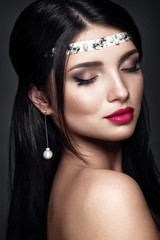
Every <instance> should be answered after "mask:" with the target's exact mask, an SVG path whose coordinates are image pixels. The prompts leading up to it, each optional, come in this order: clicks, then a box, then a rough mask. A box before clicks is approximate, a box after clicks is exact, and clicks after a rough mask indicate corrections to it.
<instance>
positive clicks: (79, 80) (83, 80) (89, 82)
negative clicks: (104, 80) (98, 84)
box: [74, 76, 98, 86]
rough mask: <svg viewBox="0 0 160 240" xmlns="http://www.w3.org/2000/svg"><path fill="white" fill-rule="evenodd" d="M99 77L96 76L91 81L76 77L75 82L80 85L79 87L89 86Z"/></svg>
mask: <svg viewBox="0 0 160 240" xmlns="http://www.w3.org/2000/svg"><path fill="white" fill-rule="evenodd" d="M97 77H98V76H94V77H92V78H90V79H81V78H77V77H74V80H75V81H76V82H77V83H78V86H80V85H89V84H91V83H94V82H95V80H96V78H97Z"/></svg>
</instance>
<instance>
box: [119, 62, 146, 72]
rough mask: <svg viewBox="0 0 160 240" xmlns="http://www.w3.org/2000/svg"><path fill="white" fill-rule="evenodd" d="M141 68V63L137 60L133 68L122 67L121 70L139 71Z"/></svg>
mask: <svg viewBox="0 0 160 240" xmlns="http://www.w3.org/2000/svg"><path fill="white" fill-rule="evenodd" d="M140 69H141V67H140V65H139V63H138V62H136V63H135V65H134V66H133V67H131V68H122V69H121V71H122V72H135V71H138V70H140Z"/></svg>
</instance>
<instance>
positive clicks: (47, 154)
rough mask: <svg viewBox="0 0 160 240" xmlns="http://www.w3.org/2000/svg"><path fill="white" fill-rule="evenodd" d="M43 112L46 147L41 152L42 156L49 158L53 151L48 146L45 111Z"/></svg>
mask: <svg viewBox="0 0 160 240" xmlns="http://www.w3.org/2000/svg"><path fill="white" fill-rule="evenodd" d="M43 113H44V122H45V132H46V141H47V147H46V150H45V151H44V152H43V157H44V158H45V159H50V158H52V156H53V152H52V151H51V150H50V148H49V147H48V129H47V120H46V111H44V112H43Z"/></svg>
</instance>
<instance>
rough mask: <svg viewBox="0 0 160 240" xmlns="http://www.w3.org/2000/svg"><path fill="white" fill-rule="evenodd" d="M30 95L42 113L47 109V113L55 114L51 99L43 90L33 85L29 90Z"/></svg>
mask: <svg viewBox="0 0 160 240" xmlns="http://www.w3.org/2000/svg"><path fill="white" fill-rule="evenodd" d="M28 97H29V98H30V100H31V101H32V102H33V104H34V105H35V106H36V107H37V108H38V109H39V110H40V111H41V112H42V113H44V111H46V114H47V115H53V114H54V111H53V108H52V107H51V106H50V104H49V101H48V99H47V97H46V96H45V94H44V92H43V91H40V90H38V89H37V88H36V87H35V86H33V87H32V88H31V89H30V91H29V92H28Z"/></svg>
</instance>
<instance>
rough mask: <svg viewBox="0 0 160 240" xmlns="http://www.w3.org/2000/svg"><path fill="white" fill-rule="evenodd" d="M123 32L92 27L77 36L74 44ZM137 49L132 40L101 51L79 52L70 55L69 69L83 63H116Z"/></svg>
mask: <svg viewBox="0 0 160 240" xmlns="http://www.w3.org/2000/svg"><path fill="white" fill-rule="evenodd" d="M120 32H122V31H121V30H120V29H117V28H113V27H108V26H99V25H90V26H88V28H87V29H86V30H84V31H83V32H81V33H79V34H78V35H77V36H75V37H74V39H72V43H74V42H81V41H90V40H96V39H99V38H103V37H107V36H110V35H114V34H117V33H120ZM132 49H136V47H135V45H134V44H133V42H132V41H131V40H129V41H127V42H124V43H120V44H119V45H114V46H110V47H107V48H104V49H100V50H93V51H88V52H79V53H76V54H72V55H69V57H68V61H67V69H68V68H70V67H72V65H74V64H79V63H83V62H84V61H85V62H86V61H91V60H92V61H93V60H95V61H96V60H98V61H103V60H105V61H107V60H110V61H112V60H113V61H114V60H116V59H118V58H120V57H121V55H123V54H125V53H126V52H127V51H130V50H132Z"/></svg>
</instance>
